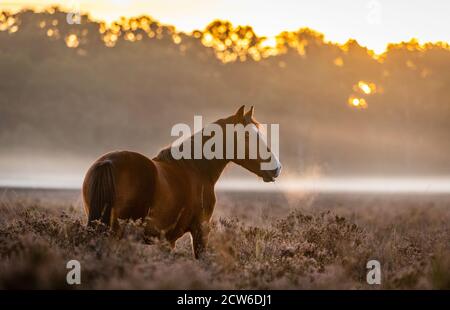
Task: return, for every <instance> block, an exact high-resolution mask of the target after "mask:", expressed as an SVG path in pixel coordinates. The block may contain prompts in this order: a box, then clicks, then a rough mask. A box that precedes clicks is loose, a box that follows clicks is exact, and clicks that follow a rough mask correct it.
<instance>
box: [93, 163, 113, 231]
mask: <svg viewBox="0 0 450 310" xmlns="http://www.w3.org/2000/svg"><path fill="white" fill-rule="evenodd" d="M112 168H113V165H112V162H111V161H110V160H103V161H100V162H98V163H96V164H95V165H94V166H93V167H92V170H91V173H90V178H89V179H90V182H89V183H88V188H87V193H88V195H87V203H88V206H89V214H88V224H89V225H91V224H92V222H93V221H96V220H100V221H101V222H102V223H104V224H106V225H109V224H110V221H111V209H112V206H113V204H114V200H115V196H116V192H115V185H114V175H113V171H112Z"/></svg>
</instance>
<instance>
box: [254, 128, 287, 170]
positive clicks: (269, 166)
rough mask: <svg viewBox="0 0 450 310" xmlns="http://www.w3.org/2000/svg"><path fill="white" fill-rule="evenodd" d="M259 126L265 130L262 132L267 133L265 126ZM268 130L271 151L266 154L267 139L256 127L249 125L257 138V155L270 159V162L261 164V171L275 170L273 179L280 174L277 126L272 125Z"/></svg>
mask: <svg viewBox="0 0 450 310" xmlns="http://www.w3.org/2000/svg"><path fill="white" fill-rule="evenodd" d="M261 126H262V127H263V128H264V129H265V130H264V131H267V126H266V125H261ZM270 129H271V130H270V134H271V139H270V149H271V151H270V152H268V147H267V139H266V137H265V135H264V134H263V133H262V132H261V131H260V130H259V129H258V127H257V126H256V125H255V124H251V130H253V131H254V132H255V134H256V136H257V138H258V142H259V155H260V156H261V158H263V159H269V158H270V162H266V163H261V170H275V177H277V176H279V175H280V172H281V163H280V160H279V159H278V156H277V154H278V149H279V144H278V136H279V135H278V132H279V130H278V124H272V125H271V126H270Z"/></svg>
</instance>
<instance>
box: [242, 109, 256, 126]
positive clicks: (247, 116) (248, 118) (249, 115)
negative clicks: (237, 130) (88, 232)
mask: <svg viewBox="0 0 450 310" xmlns="http://www.w3.org/2000/svg"><path fill="white" fill-rule="evenodd" d="M254 111H255V108H253V106H252V107H251V108H250V110H248V111H247V113H245V115H244V118H245V121H246V122H248V123H250V122H251V121H252V117H253V112H254Z"/></svg>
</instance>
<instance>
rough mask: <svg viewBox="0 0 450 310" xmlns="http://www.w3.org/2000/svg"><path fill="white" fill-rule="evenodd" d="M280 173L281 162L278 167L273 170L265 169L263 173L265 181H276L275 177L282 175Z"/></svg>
mask: <svg viewBox="0 0 450 310" xmlns="http://www.w3.org/2000/svg"><path fill="white" fill-rule="evenodd" d="M280 173H281V164H279V165H278V167H277V168H275V169H273V170H265V171H264V172H263V175H262V178H263V181H264V182H275V179H276V178H277V177H278V176H279V175H280Z"/></svg>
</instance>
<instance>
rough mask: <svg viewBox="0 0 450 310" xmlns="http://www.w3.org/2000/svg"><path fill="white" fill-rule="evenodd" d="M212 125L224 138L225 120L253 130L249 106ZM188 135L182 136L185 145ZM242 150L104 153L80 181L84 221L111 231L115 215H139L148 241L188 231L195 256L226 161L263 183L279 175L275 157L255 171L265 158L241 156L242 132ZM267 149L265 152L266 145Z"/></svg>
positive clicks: (199, 250)
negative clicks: (179, 154) (191, 154)
mask: <svg viewBox="0 0 450 310" xmlns="http://www.w3.org/2000/svg"><path fill="white" fill-rule="evenodd" d="M214 124H217V125H219V126H220V127H221V128H222V129H223V136H224V140H225V136H226V134H225V132H226V127H227V126H226V125H227V124H233V125H236V124H242V125H244V126H245V125H248V124H254V125H255V126H254V128H255V129H256V131H258V130H257V128H258V127H257V126H258V123H257V122H256V121H255V119H254V118H253V107H252V108H251V109H250V110H249V111H248V112H247V113H245V110H244V106H242V107H241V108H239V110H238V111H237V112H236V113H235V114H233V115H231V116H230V117H227V118H224V119H220V120H218V121H216V122H215V123H214ZM203 130H204V129H203ZM203 130H202V132H203ZM193 137H194V136H191V137H190V138H189V139H190V141H188V140H186V141H187V142H188V143H191V145H193V143H194V138H193ZM235 137H236V135H235ZM210 138H211V137H208V136H206V137H203V138H202V140H201V141H202V142H203V143H205V142H206V141H207V140H208V139H210ZM241 139H242V138H241ZM234 141H236V142H237V139H236V138H235V139H234ZM224 145H226V143H225V142H224ZM245 148H246V153H245V154H246V155H245V158H244V159H233V160H229V159H216V158H214V159H205V158H202V159H184V158H182V159H178V160H177V159H174V157H173V156H172V153H171V147H168V148H165V149H163V150H162V151H160V153H159V154H158V156H156V157H155V158H153V159H149V158H147V157H146V156H144V155H142V154H139V153H135V152H130V151H116V152H111V153H108V154H105V155H103V156H102V157H100V158H99V159H97V161H96V162H95V163H94V164H93V165H92V166H91V167H90V169H89V170H88V172H87V174H86V176H85V179H84V182H83V199H84V206H85V211H86V213H87V215H88V222H89V223H92V222H93V221H96V220H100V221H101V222H103V223H105V224H107V225H110V226H111V227H112V228H113V229H116V228H117V227H118V221H117V219H133V220H137V219H143V220H144V223H145V225H144V229H145V235H146V238H147V237H148V238H149V239H148V240H150V239H151V238H152V237H159V238H160V237H163V238H165V239H166V240H167V241H169V242H170V244H171V245H172V247H173V246H174V245H175V241H176V240H177V239H178V238H180V237H181V236H183V235H184V234H185V233H186V232H190V233H191V236H192V243H193V250H194V255H195V257H196V258H198V257H199V256H200V254H201V253H202V252H203V250H204V249H205V246H206V242H207V237H208V231H209V221H210V218H211V215H212V213H213V210H214V205H215V202H216V197H215V193H214V186H215V184H216V182H217V180H218V179H219V177H220V175H221V173H222V171H223V170H224V168H225V166H226V165H227V164H228V163H229V162H230V161H232V162H234V163H236V164H238V165H240V166H242V167H244V168H246V169H247V170H249V171H251V172H253V173H254V174H256V175H258V176H260V177H262V178H263V180H264V181H265V182H273V181H274V180H275V178H276V177H278V175H279V174H280V170H281V164H280V163H279V161H278V159H276V168H275V169H274V170H261V168H260V167H261V165H260V164H261V163H262V162H265V161H269V160H270V159H266V160H263V159H261V158H260V155H259V152H257V153H258V154H257V158H256V159H247V157H248V156H247V154H249V139H248V133H246V134H245ZM234 149H236V147H235V148H234ZM267 151H268V152H270V149H269V148H268V147H267ZM223 152H224V154H225V152H226V147H223ZM270 154H271V153H270ZM271 155H272V156H274V155H273V154H271ZM222 158H226V156H225V155H224V156H223V157H222ZM234 158H237V157H236V156H234ZM274 158H276V156H274Z"/></svg>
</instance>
